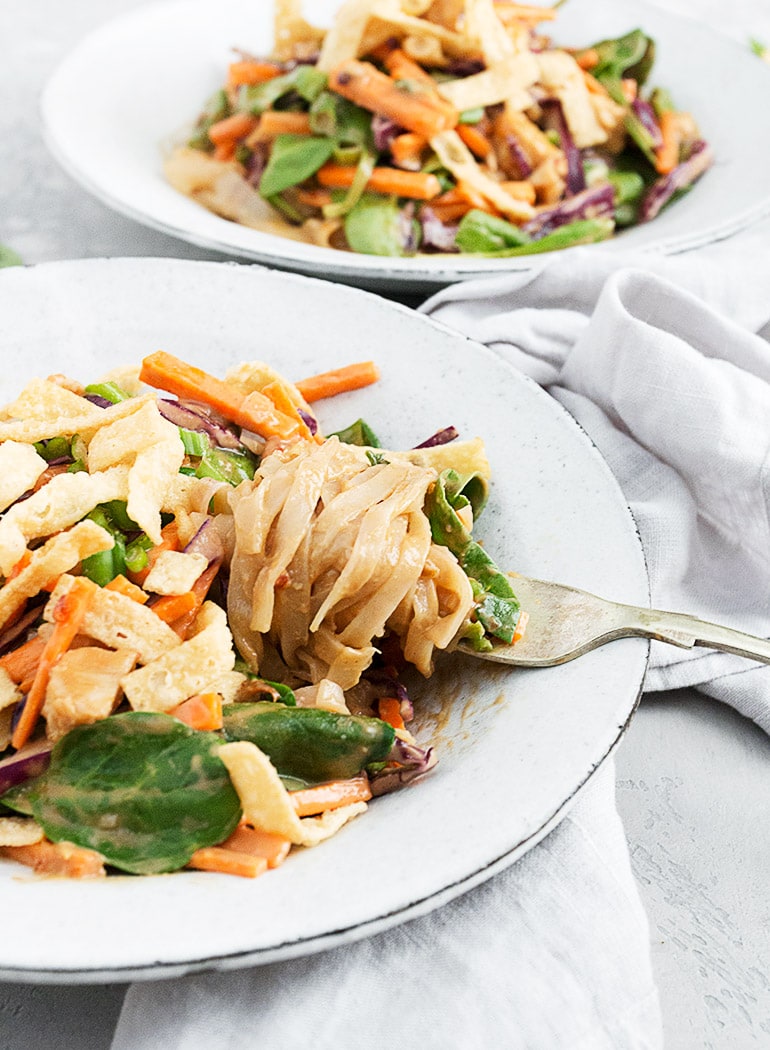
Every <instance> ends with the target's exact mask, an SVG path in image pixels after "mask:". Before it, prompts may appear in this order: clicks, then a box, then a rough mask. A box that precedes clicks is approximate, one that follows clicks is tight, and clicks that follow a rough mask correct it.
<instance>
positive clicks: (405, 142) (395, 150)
mask: <svg viewBox="0 0 770 1050" xmlns="http://www.w3.org/2000/svg"><path fill="white" fill-rule="evenodd" d="M427 145H428V140H427V139H425V138H423V137H422V135H417V134H416V133H415V132H414V131H405V132H404V133H403V135H396V137H395V138H394V139H393V140H392V141H391V143H390V154H391V156H392V157H393V160H394V161H395V163H396V164H400V165H401V166H402V167H406V166H407V165H410V164H411V165H415V168H414V170H415V171H419V169H420V161H421V158H422V151H423V150H424V149H425V147H426V146H427Z"/></svg>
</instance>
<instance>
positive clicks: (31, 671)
mask: <svg viewBox="0 0 770 1050" xmlns="http://www.w3.org/2000/svg"><path fill="white" fill-rule="evenodd" d="M44 648H45V640H44V639H43V638H41V637H40V635H38V634H36V635H35V636H34V637H33V638H30V639H29V641H27V642H24V644H23V645H20V646H19V647H18V648H17V649H12V650H11V652H10V653H6V654H5V656H0V667H2V668H3V669H4V670H6V671H7V672H8V674H9V676H10V677H11V678H12V679H13V681H14V682H15V683H16V684H17V685H19V683H21V682H25V681H27V679H30V678H34V677H35V671H37V665H38V664H39V663H40V657H41V656H42V655H43V649H44Z"/></svg>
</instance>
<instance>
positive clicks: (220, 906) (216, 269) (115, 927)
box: [0, 259, 648, 981]
mask: <svg viewBox="0 0 770 1050" xmlns="http://www.w3.org/2000/svg"><path fill="white" fill-rule="evenodd" d="M0 317H2V319H3V320H2V336H1V340H2V344H1V345H2V358H3V363H4V366H5V367H4V369H3V380H2V391H1V392H2V395H3V400H5V399H6V398H8V397H10V396H11V395H12V394H13V392H14V391H15V390H17V389H18V388H19V386H20V384H22V383H23V381H24V380H25V379H26V378H27V377H31V376H33V375H46V374H48V373H51V372H61V371H65V372H67V373H70V374H72V375H73V376H76V377H78V378H80V379H83V380H85V381H88V380H89V379H94V378H96V377H98V376H99V375H100V374H101V373H102V372H103V371H105V370H106V369H107V368H108V367H110V366H112V365H115V364H119V363H128V362H131V361H136V360H138V359H139V358H141V357H142V356H143V355H145V354H147V353H150V352H152V351H154V350H157V349H160V348H162V349H165V350H167V351H169V352H170V353H173V354H176V355H177V356H180V357H183V358H187V359H188V360H190V361H191V362H193V363H195V364H197V365H199V366H202V367H204V368H207V369H209V370H211V371H213V372H217V373H221V372H222V371H223V370H224V369H225V368H226V367H227V366H229V365H231V364H233V363H236V362H238V361H241V360H244V359H254V358H257V359H263V360H265V361H268V362H269V363H271V364H272V365H273V366H275V367H277V368H279V369H281V370H282V371H283V372H284V373H285V374H286V375H287V376H289V377H290V378H294V379H299V378H301V377H302V376H304V375H307V374H311V373H314V372H317V371H320V370H325V369H329V368H332V367H334V366H338V365H340V364H343V363H346V362H350V361H354V360H360V359H362V358H368V357H371V358H374V359H375V360H376V361H377V362H378V363H379V366H380V368H381V371H382V379H381V381H380V382H379V383H378V384H377V385H376V386H373V387H369V388H367V389H365V390H362V391H358V392H356V393H352V394H347V395H344V396H341V397H338V398H336V399H333V400H331V401H328V402H322V403H320V415H321V423H322V425H323V426H324V428H325V429H326V430H330V429H338V428H339V427H342V426H345V425H347V424H348V423H351V422H352V421H353V420H355V419H357V418H358V417H359V416H362V417H364V418H365V419H366V420H367V421H368V422H369V423H370V424H371V425H372V426H373V427H374V429H375V431H376V432H377V433H378V434H379V435H380V437H381V440H382V443H383V445H384V446H386V447H388V446H390V447H395V448H400V447H411V446H413V445H415V444H417V443H419V442H420V441H422V440H423V439H424V438H426V437H427V436H428V435H430V434H431V433H433V432H434V431H436V430H438V429H439V428H441V427H444V426H447V425H449V424H454V425H455V426H456V427H457V428H458V430H459V431H460V434H461V435H462V436H464V437H474V436H476V435H480V436H482V437H483V438H484V439H485V441H486V443H487V449H488V453H489V458H490V460H491V464H492V469H493V477H494V480H493V484H492V490H491V498H490V502H489V505H488V508H487V510H486V511H485V513H484V515H483V516H482V518H481V519H480V522H479V525H478V533H479V535H480V537H481V538H482V539H483V541H484V543H485V544H486V547H487V549H488V550H489V551H490V553H491V554H492V555H493V556H494V557H495V558H496V559H497V560H498V562H499V564H500V565H502V566H504V567H506V568H508V569H515V570H520V571H521V572H523V573H529V574H532V575H538V576H542V577H545V578H551V579H559V580H563V581H564V582H566V583H570V584H574V585H576V586H579V587H583V588H586V589H589V590H592V591H595V592H597V593H600V594H604V595H606V596H607V597H612V598H617V599H619V600H621V601H626V602H631V603H634V604H640V605H641V604H646V603H647V601H648V595H647V579H646V573H645V567H644V561H643V557H642V553H641V548H640V545H639V541H638V537H637V533H636V529H635V526H634V522H633V520H632V518H631V515H630V513H629V511H628V509H627V507H626V505H625V503H624V501H623V498H622V496H621V493H620V490H619V489H618V487H617V485H616V483H615V481H614V479H613V478H612V476H611V474H610V472H609V470H608V468H607V466H606V465H605V463H604V461H603V460H602V459H601V457H600V455H599V454H598V452H597V451H596V449H595V448H594V447H593V445H592V444H591V442H590V441H589V440H588V439H587V438H586V436H585V435H584V433H583V432H582V431H581V430H580V429H579V427H578V426H577V425H576V424H575V422H574V421H573V420H572V418H571V417H570V416H568V415H567V413H566V412H565V411H564V410H563V409H562V408H561V407H560V406H559V405H558V404H557V403H556V402H554V401H552V400H551V399H550V398H549V397H548V396H547V395H545V394H544V393H543V392H542V391H541V390H540V389H539V388H538V387H537V386H535V385H534V384H533V383H532V382H531V381H529V380H527V379H525V378H523V377H522V376H521V375H519V374H518V373H517V372H515V371H514V370H513V369H511V368H510V367H509V366H508V365H506V364H504V363H503V362H502V361H501V360H500V359H499V358H497V357H496V356H495V355H494V354H493V353H491V352H490V351H488V350H486V349H485V348H483V347H481V346H479V345H477V344H475V343H472V342H470V341H469V340H467V339H465V338H464V337H462V336H459V335H457V334H454V333H452V332H450V331H448V330H446V329H444V328H442V327H440V326H438V325H436V324H435V323H433V322H431V321H428V320H426V319H425V318H423V317H420V316H417V315H415V314H413V313H410V312H409V311H407V310H405V309H403V308H402V307H399V306H394V305H393V304H391V303H389V302H386V301H383V300H381V299H378V298H375V297H374V296H371V295H368V294H366V293H362V292H356V291H354V290H352V289H348V288H344V287H341V286H339V285H333V284H328V283H324V282H321V281H316V280H310V279H307V278H303V277H297V276H292V275H286V274H280V273H276V272H273V271H268V270H264V269H261V268H259V267H244V266H236V265H224V264H215V263H194V262H183V261H172V260H157V259H156V260H153V259H150V260H147V259H142V260H140V259H135V260H126V259H122V260H121V259H117V260H91V261H84V262H71V263H52V264H46V265H42V266H39V267H35V268H32V269H28V270H22V269H15V270H4V271H2V272H0ZM646 660H647V643H646V642H643V641H641V640H626V641H621V642H616V643H614V644H612V645H609V646H606V647H605V648H604V649H601V650H599V651H597V652H595V653H592V654H590V655H589V656H587V657H585V658H583V659H581V660H578V661H575V662H574V663H571V664H567V665H565V666H563V667H559V668H552V669H548V670H540V671H516V670H510V669H506V668H503V667H497V666H494V665H487V664H480V663H478V662H477V661H474V660H472V659H469V658H465V659H463V658H461V657H452V658H445V659H444V660H440V661H439V662H438V669H437V671H436V673H435V675H434V677H433V678H431V679H430V680H428V681H425V680H420V681H419V682H417V681H416V682H415V684H414V687H413V695H414V697H415V700H416V704H417V709H418V712H419V715H418V728H417V730H416V733H417V735H418V737H419V738H420V739H422V740H423V741H424V740H427V739H429V738H430V739H432V740H433V742H434V744H435V746H436V748H437V749H438V753H439V756H440V762H439V765H438V767H437V768H436V770H435V772H433V773H432V774H431V775H430V777H428V778H427V779H426V780H425V781H423V782H422V783H419V784H416V785H414V786H412V787H410V788H408V789H406V790H404V791H402V792H401V793H399V794H395V795H391V796H386V797H383V798H381V799H379V800H377V801H376V802H374V803H373V804H372V805H371V807H370V809H369V812H368V813H367V814H366V815H365V816H364V817H362V818H359V819H358V820H356V821H354V822H353V823H352V824H351V825H350V826H349V827H347V828H345V829H344V830H343V831H342V832H341V833H340V834H339V835H338V836H337V837H336V838H334V839H332V840H331V841H330V842H328V843H326V844H324V845H323V846H321V847H320V848H318V849H314V850H306V851H300V852H298V853H296V854H295V855H292V857H291V858H290V859H289V861H288V862H287V863H286V864H285V865H284V866H283V867H282V868H281V869H280V870H278V871H275V872H271V873H269V874H268V875H266V876H264V877H262V878H260V879H257V880H255V881H251V880H249V879H236V878H232V877H228V876H221V875H210V874H203V873H192V872H190V873H181V874H174V875H166V876H156V877H149V878H133V877H128V876H125V877H116V878H109V879H107V880H102V881H96V882H84V883H83V882H76V881H71V882H68V881H66V880H47V881H46V880H41V879H36V878H34V877H32V876H30V874H29V871H28V869H24V868H21V867H19V866H17V865H14V864H11V863H10V862H2V864H0V899H2V902H3V916H4V918H3V936H2V938H0V977H3V978H5V979H17V980H24V979H33V978H34V979H41V980H51V981H56V980H59V981H76V980H89V981H99V980H111V979H112V980H115V979H125V978H128V977H129V976H131V977H156V976H162V975H171V974H179V973H182V972H185V971H188V970H191V969H196V968H203V967H208V966H221V967H236V966H242V965H246V964H252V963H255V962H262V961H269V960H274V959H278V958H286V957H290V956H292V955H299V954H302V953H306V952H311V951H316V950H318V949H320V948H323V947H328V946H331V945H333V944H339V943H343V942H345V941H348V940H352V939H355V938H358V937H362V936H364V935H366V934H369V933H373V932H376V931H377V930H381V929H384V928H385V927H387V926H390V925H393V924H395V923H398V922H401V921H402V920H404V919H407V918H411V917H414V916H416V915H418V914H421V913H423V912H425V911H428V910H430V909H431V908H434V907H436V906H437V905H439V904H441V903H443V902H445V901H447V900H449V899H450V898H452V897H453V896H455V895H457V894H459V893H462V892H464V891H465V890H467V889H469V888H470V887H472V886H474V885H476V884H477V883H479V882H481V881H483V880H484V879H486V878H488V877H489V876H490V875H492V874H493V873H494V872H495V871H497V870H499V869H500V868H502V867H504V866H506V865H508V864H510V863H511V862H512V861H514V860H515V859H516V858H517V857H518V856H520V855H521V854H522V853H523V852H524V851H525V850H527V849H528V848H529V847H530V846H532V845H534V843H536V842H537V841H538V840H539V839H540V838H542V836H543V835H544V834H545V833H546V831H547V830H548V829H550V828H551V827H552V826H553V825H554V824H555V823H556V822H557V821H558V820H559V818H560V816H561V815H562V814H563V813H564V812H565V810H566V807H568V806H569V804H570V802H571V800H572V799H573V798H574V796H575V794H576V792H578V790H579V789H580V787H581V786H582V785H583V784H584V783H585V782H586V781H587V779H588V778H589V777H590V775H591V773H592V772H593V770H594V769H595V768H596V767H597V766H598V765H599V763H600V762H601V761H602V760H603V759H604V758H605V756H606V755H607V754H608V753H609V752H610V751H611V750H612V748H613V747H614V745H615V744H616V743H617V741H618V739H619V737H620V735H621V733H622V732H623V728H624V726H625V724H626V722H627V720H628V718H629V717H630V715H631V713H632V711H633V710H634V707H635V704H636V701H637V698H638V694H639V691H640V687H641V682H642V678H643V675H644V671H645V666H646Z"/></svg>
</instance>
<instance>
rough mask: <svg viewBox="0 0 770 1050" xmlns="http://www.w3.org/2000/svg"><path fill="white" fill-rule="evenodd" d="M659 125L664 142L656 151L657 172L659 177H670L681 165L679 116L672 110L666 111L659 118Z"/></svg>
mask: <svg viewBox="0 0 770 1050" xmlns="http://www.w3.org/2000/svg"><path fill="white" fill-rule="evenodd" d="M659 124H660V134H661V137H662V139H663V142H662V143H661V145H660V146H659V147H658V148H657V150H656V151H655V170H656V171H657V172H658V174H659V175H668V173H669V172H670V171H673V170H674V168H675V167H676V166H677V164H678V163H679V146H680V124H679V119H678V114H677V113H675V112H674V110H672V109H667V110H664V111H663V113H661V115H660V117H659Z"/></svg>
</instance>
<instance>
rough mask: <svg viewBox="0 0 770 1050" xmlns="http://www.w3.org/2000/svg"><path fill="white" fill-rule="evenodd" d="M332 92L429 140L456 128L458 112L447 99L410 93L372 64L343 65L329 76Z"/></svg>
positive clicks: (407, 88) (405, 87) (426, 94)
mask: <svg viewBox="0 0 770 1050" xmlns="http://www.w3.org/2000/svg"><path fill="white" fill-rule="evenodd" d="M329 88H330V90H331V91H336V92H337V94H338V95H342V96H343V97H344V98H347V99H350V101H351V102H355V103H356V104H357V105H359V106H362V107H363V108H364V109H368V110H369V111H370V112H372V113H380V114H381V115H382V116H385V117H390V119H391V120H393V121H395V122H396V123H397V124H399V125H400V126H401V127H402V128H406V130H407V131H416V132H417V134H418V135H423V136H424V137H425V138H426V139H432V138H433V136H434V135H437V134H438V133H439V132H440V131H448V130H449V129H451V128H453V127H454V126H455V125H456V124H457V118H458V113H457V110H456V109H455V108H454V106H452V105H451V104H450V103H449V102H447V101H446V100H445V99H442V98H440V97H438V96H437V95H436V96H434V95H433V94H432V93H431V92H429V91H425V92H421V93H416V92H413V91H410V90H409V86H408V85H405V84H403V83H402V82H399V81H397V80H394V79H393V78H392V77H389V76H388V75H387V74H386V73H381V72H380V71H379V70H378V69H377V67H376V66H373V65H372V64H371V62H358V61H357V60H356V59H348V60H347V61H346V62H341V63H340V64H339V65H338V66H337V67H336V68H335V69H333V70H332V71H331V73H330V74H329Z"/></svg>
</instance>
